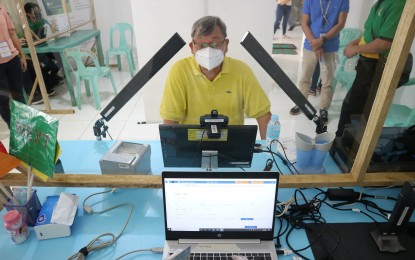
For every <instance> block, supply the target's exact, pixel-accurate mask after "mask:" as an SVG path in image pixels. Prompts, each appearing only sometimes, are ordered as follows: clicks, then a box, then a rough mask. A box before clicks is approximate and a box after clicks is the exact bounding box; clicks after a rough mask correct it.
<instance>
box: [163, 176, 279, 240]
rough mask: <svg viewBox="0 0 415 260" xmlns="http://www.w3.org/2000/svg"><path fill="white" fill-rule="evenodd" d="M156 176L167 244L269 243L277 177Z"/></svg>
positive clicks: (272, 231)
mask: <svg viewBox="0 0 415 260" xmlns="http://www.w3.org/2000/svg"><path fill="white" fill-rule="evenodd" d="M162 175H163V195H164V214H165V231H166V239H167V240H176V239H179V238H182V239H183V238H186V239H191V238H197V239H244V238H246V239H266V240H270V239H271V240H272V237H273V233H274V220H275V205H276V198H277V187H278V175H277V174H275V173H270V172H231V173H230V172H221V173H216V172H215V173H213V172H209V173H206V172H163V174H162Z"/></svg>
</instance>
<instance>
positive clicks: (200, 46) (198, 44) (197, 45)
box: [193, 39, 226, 49]
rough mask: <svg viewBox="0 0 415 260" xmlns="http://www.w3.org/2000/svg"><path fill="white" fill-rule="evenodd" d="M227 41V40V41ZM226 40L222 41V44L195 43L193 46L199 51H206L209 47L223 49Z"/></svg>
mask: <svg viewBox="0 0 415 260" xmlns="http://www.w3.org/2000/svg"><path fill="white" fill-rule="evenodd" d="M225 40H226V39H225ZM225 40H223V41H221V42H209V43H205V42H204V43H196V42H195V41H193V45H194V46H195V47H196V48H198V49H204V48H207V47H211V48H215V49H216V48H220V47H222V45H223V44H224V43H225Z"/></svg>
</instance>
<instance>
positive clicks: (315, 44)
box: [308, 38, 323, 51]
mask: <svg viewBox="0 0 415 260" xmlns="http://www.w3.org/2000/svg"><path fill="white" fill-rule="evenodd" d="M308 43H309V44H310V47H311V49H312V50H313V51H316V50H318V49H320V48H321V47H322V46H323V39H322V38H316V39H312V40H309V41H308Z"/></svg>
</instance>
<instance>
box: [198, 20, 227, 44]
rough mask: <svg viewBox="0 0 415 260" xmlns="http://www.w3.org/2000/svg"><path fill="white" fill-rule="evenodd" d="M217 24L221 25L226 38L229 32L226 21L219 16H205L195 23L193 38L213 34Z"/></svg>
mask: <svg viewBox="0 0 415 260" xmlns="http://www.w3.org/2000/svg"><path fill="white" fill-rule="evenodd" d="M216 26H219V28H220V29H221V31H222V33H223V35H224V36H225V38H226V36H227V34H226V25H225V23H224V22H223V21H222V20H221V19H220V18H219V17H217V16H204V17H202V18H200V19H199V20H197V21H196V22H195V23H194V24H193V27H192V34H191V36H192V39H193V38H194V37H195V36H205V35H208V34H211V33H212V32H213V30H215V27H216Z"/></svg>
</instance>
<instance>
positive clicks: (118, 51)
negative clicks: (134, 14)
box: [105, 23, 135, 77]
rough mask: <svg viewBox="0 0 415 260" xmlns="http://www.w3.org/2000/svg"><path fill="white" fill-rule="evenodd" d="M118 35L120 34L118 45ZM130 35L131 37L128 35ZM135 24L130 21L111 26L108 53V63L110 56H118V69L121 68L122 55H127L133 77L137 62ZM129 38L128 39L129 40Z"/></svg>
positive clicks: (107, 62)
mask: <svg viewBox="0 0 415 260" xmlns="http://www.w3.org/2000/svg"><path fill="white" fill-rule="evenodd" d="M116 35H119V38H118V40H119V41H118V46H117V45H116ZM128 36H129V37H128ZM133 37H134V31H133V26H132V25H131V24H129V23H116V24H113V25H112V26H111V28H110V48H109V50H108V51H107V53H106V61H105V62H106V64H107V65H108V64H109V58H110V56H112V55H116V56H117V66H118V70H119V71H120V70H121V56H120V55H126V57H127V60H128V65H129V66H130V73H131V77H133V76H134V71H135V63H134V59H133V50H132V46H133ZM127 38H128V41H127Z"/></svg>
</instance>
